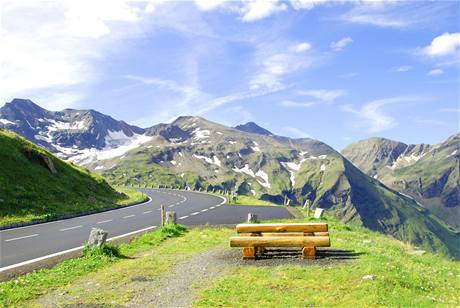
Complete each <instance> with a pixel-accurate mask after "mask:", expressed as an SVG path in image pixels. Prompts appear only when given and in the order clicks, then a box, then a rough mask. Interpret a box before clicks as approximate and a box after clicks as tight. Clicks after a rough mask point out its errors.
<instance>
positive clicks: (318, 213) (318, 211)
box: [313, 207, 324, 219]
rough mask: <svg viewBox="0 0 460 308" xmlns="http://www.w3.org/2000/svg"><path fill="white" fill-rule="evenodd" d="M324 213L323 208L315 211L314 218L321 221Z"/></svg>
mask: <svg viewBox="0 0 460 308" xmlns="http://www.w3.org/2000/svg"><path fill="white" fill-rule="evenodd" d="M323 212H324V209H321V208H319V207H318V208H316V210H315V215H314V216H313V217H315V218H316V219H319V218H321V217H322V216H323Z"/></svg>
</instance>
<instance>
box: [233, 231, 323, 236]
mask: <svg viewBox="0 0 460 308" xmlns="http://www.w3.org/2000/svg"><path fill="white" fill-rule="evenodd" d="M241 236H329V232H305V233H301V232H279V233H277V232H256V233H241Z"/></svg>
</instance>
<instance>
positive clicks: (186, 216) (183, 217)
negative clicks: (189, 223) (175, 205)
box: [179, 215, 188, 219]
mask: <svg viewBox="0 0 460 308" xmlns="http://www.w3.org/2000/svg"><path fill="white" fill-rule="evenodd" d="M185 218H188V215H185V216H182V217H179V219H185Z"/></svg>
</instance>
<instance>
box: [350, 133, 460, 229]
mask: <svg viewBox="0 0 460 308" xmlns="http://www.w3.org/2000/svg"><path fill="white" fill-rule="evenodd" d="M342 154H343V155H344V156H345V157H347V158H348V159H349V160H350V161H352V162H353V164H355V165H356V166H357V167H359V168H360V169H361V170H362V171H364V172H365V173H367V174H368V175H369V176H372V177H374V178H377V179H379V180H380V181H381V182H382V183H385V184H386V185H388V186H390V187H392V188H394V189H396V190H398V191H400V192H402V193H404V194H407V195H410V196H411V197H413V198H414V199H415V200H417V201H418V202H419V203H420V204H421V205H422V206H423V207H425V208H428V209H429V210H430V211H432V212H433V213H434V214H436V215H437V216H439V217H440V218H441V219H443V220H444V221H446V222H447V223H448V224H450V225H452V226H454V227H456V228H460V133H457V134H455V135H453V136H451V137H449V138H448V139H447V140H446V141H444V142H443V143H440V144H437V145H426V144H418V145H407V144H404V143H402V142H397V141H393V140H388V139H384V138H370V139H367V140H363V141H359V142H357V143H354V144H351V145H349V146H348V147H346V148H345V149H344V150H343V151H342Z"/></svg>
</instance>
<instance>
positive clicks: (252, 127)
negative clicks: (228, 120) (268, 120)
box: [235, 122, 273, 136]
mask: <svg viewBox="0 0 460 308" xmlns="http://www.w3.org/2000/svg"><path fill="white" fill-rule="evenodd" d="M235 128H236V129H237V130H240V131H243V132H247V133H254V134H259V135H266V136H273V134H272V133H271V132H270V131H268V130H266V129H265V128H262V127H260V126H259V125H257V124H256V123H254V122H248V123H246V124H241V125H237V126H235Z"/></svg>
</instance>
